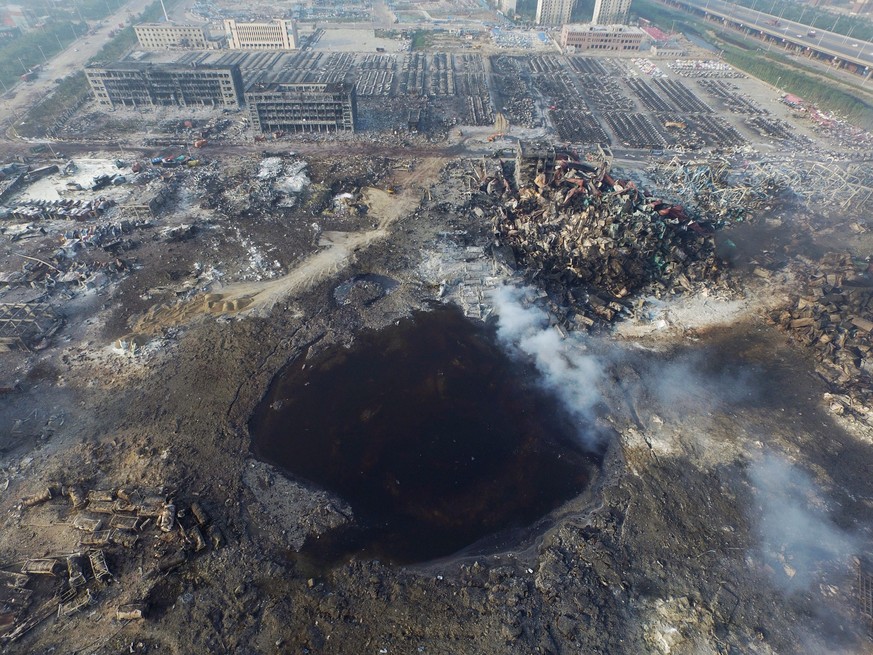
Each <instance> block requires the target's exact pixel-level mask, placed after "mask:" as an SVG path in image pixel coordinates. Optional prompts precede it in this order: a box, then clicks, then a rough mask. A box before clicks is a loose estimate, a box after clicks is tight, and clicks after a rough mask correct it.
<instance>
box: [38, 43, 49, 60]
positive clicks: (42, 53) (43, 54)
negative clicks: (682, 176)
mask: <svg viewBox="0 0 873 655" xmlns="http://www.w3.org/2000/svg"><path fill="white" fill-rule="evenodd" d="M36 47H37V48H39V54H41V55H42V58H43V61H45V63H49V60H48V57H46V56H45V53H44V52H43V51H42V46H41V45H39V44H38V43H37V44H36Z"/></svg>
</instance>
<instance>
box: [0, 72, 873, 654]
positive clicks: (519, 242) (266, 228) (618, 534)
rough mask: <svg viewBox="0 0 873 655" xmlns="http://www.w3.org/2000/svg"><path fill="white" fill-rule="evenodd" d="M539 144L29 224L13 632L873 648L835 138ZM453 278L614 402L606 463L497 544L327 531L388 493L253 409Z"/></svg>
mask: <svg viewBox="0 0 873 655" xmlns="http://www.w3.org/2000/svg"><path fill="white" fill-rule="evenodd" d="M501 70H502V71H503V74H506V75H509V74H511V73H512V71H513V70H514V67H513V66H511V65H509V64H507V65H506V67H505V68H502V69H501ZM518 111H524V108H523V107H519V108H518ZM525 152H526V155H525V156H519V157H517V158H516V160H515V161H513V160H512V159H509V158H508V159H504V160H498V159H494V158H489V159H482V158H481V157H479V158H470V159H465V158H454V159H451V160H447V159H445V158H444V156H443V153H436V155H439V156H436V155H432V156H426V154H421V155H418V156H416V157H415V158H411V157H410V158H406V159H402V160H399V159H393V158H385V157H381V156H380V157H357V156H351V155H349V156H344V157H339V156H337V155H336V154H335V152H334V153H324V154H322V155H321V156H305V157H304V156H300V155H293V154H289V153H288V151H287V148H286V149H284V150H282V151H278V150H277V151H276V152H265V153H260V152H259V153H257V154H254V153H252V154H243V155H228V154H221V153H219V152H217V151H216V153H215V154H214V155H213V156H212V157H211V158H209V157H207V158H208V159H211V161H206V160H204V161H202V162H200V163H199V164H198V165H197V166H193V167H188V166H187V165H186V166H181V165H179V166H176V165H169V166H166V167H165V166H163V164H160V165H151V164H148V165H143V166H142V167H141V169H142V170H141V171H140V173H139V175H142V174H143V172H146V176H145V177H144V178H143V179H141V180H140V181H139V182H137V181H136V178H135V177H133V176H132V177H131V179H130V180H125V182H124V183H119V184H117V185H116V184H112V188H111V190H112V191H113V192H116V193H118V194H119V195H118V197H117V198H116V201H115V204H114V205H113V206H112V207H109V208H107V213H106V215H100V216H91V215H89V216H88V217H87V218H86V219H82V220H79V219H75V218H69V217H65V216H56V215H52V216H46V217H39V218H33V219H23V218H20V217H18V218H17V217H10V218H8V219H5V222H4V223H3V227H4V228H5V232H4V233H3V234H2V235H0V239H2V243H3V248H4V258H3V261H4V262H5V267H4V269H3V271H2V272H3V275H4V282H3V284H4V286H3V288H2V290H0V292H2V296H0V302H2V303H4V308H5V310H6V311H7V312H9V314H4V315H2V316H0V318H3V317H11V319H14V320H13V322H9V321H6V322H4V323H3V326H4V329H6V328H10V329H12V332H11V333H10V336H8V339H9V341H8V342H4V343H7V345H8V349H9V351H8V352H4V353H3V354H2V360H0V372H2V376H3V378H2V380H0V387H2V394H3V404H2V406H0V421H2V425H3V426H4V435H5V438H4V441H3V442H2V443H0V457H2V459H0V544H2V552H3V553H4V557H3V561H2V562H0V570H2V571H3V572H4V573H0V585H2V590H3V591H2V596H0V598H2V602H3V605H2V608H0V610H2V611H0V620H2V624H0V625H2V630H3V634H5V635H6V638H5V640H4V642H3V645H2V646H0V648H4V649H6V651H7V652H29V653H40V652H46V653H47V652H60V651H64V652H79V651H83V650H84V651H86V652H93V653H110V652H120V651H121V650H124V651H127V652H151V653H158V652H161V653H163V652H174V653H192V652H204V651H208V652H228V653H262V652H289V653H305V652H310V653H316V652H318V653H349V652H370V651H372V652H384V653H392V652H394V653H414V652H423V653H458V652H464V653H532V652H534V653H561V652H604V653H644V652H645V653H649V652H651V653H699V652H711V653H730V652H750V653H784V652H809V653H817V652H828V650H835V651H837V652H864V649H865V648H866V643H867V642H866V641H865V639H866V636H865V632H866V629H867V627H868V623H869V621H870V620H871V617H870V616H868V615H864V614H863V611H864V608H865V607H866V608H869V607H870V600H869V586H867V587H863V588H861V589H859V588H856V585H855V581H856V578H857V579H859V580H861V581H862V582H863V581H864V580H866V579H867V578H866V577H865V576H866V575H868V569H867V568H865V567H866V566H867V565H866V564H865V562H864V560H863V556H864V555H865V554H866V553H867V550H868V546H869V538H870V534H869V526H870V509H869V502H870V498H871V497H873V489H871V483H870V478H869V475H867V474H866V469H867V467H868V462H869V461H870V457H871V452H870V448H871V447H870V443H871V441H870V433H869V429H870V428H869V426H868V425H867V424H866V417H867V415H868V411H869V410H868V409H866V408H867V402H868V396H867V395H866V389H868V388H869V380H870V377H869V375H870V371H869V368H868V366H867V357H868V356H869V347H870V330H869V327H870V326H871V325H873V316H871V313H870V312H871V311H873V308H871V307H870V305H869V302H868V295H867V293H866V290H867V289H868V288H873V287H871V284H873V283H870V273H869V270H868V265H869V262H868V261H867V260H866V259H865V258H866V257H867V253H868V252H869V247H868V246H869V233H868V232H867V224H866V222H865V218H864V217H863V216H861V215H859V214H858V213H857V208H856V207H853V206H851V205H850V206H847V207H846V208H845V217H841V216H821V215H820V213H817V212H815V211H812V210H814V208H815V205H816V203H817V202H821V201H822V198H823V197H824V194H826V193H828V191H827V188H825V189H817V188H814V187H812V186H810V183H811V182H812V181H814V180H813V179H812V178H810V177H803V176H801V173H800V172H799V171H800V170H802V169H805V168H809V167H804V165H803V164H802V162H796V163H795V168H794V169H792V168H791V166H790V165H789V164H790V162H783V163H782V164H781V168H777V167H775V166H772V167H768V166H767V165H766V164H760V169H756V168H754V166H751V165H750V164H749V163H748V162H741V163H740V164H739V165H736V162H732V161H727V160H723V159H719V158H717V157H714V158H712V159H710V160H707V162H706V163H704V162H702V161H696V162H694V161H692V162H688V161H683V162H680V161H664V162H662V163H660V164H658V165H657V166H655V167H654V168H652V169H649V170H645V169H644V168H636V169H628V170H621V169H620V168H618V167H610V166H608V161H607V159H601V158H598V156H595V155H594V154H592V153H589V155H590V156H589V157H586V156H585V155H584V153H581V152H579V151H572V150H570V149H567V150H562V149H558V150H555V149H553V148H551V147H550V146H548V145H546V146H544V147H539V146H536V147H534V146H531V147H530V148H528V150H526V151H525ZM171 154H176V153H170V152H168V153H166V155H164V158H167V157H169V156H170V155H171ZM204 155H208V152H207V151H206V150H204ZM109 161H111V159H110V160H109ZM128 163H129V164H130V163H132V162H128ZM112 165H113V166H114V163H113V164H112ZM118 170H122V169H118ZM124 170H126V169H124ZM762 170H769V171H770V174H769V175H768V176H766V177H765V178H763V179H762V178H761V177H759V176H758V172H759V171H762ZM828 170H830V175H831V177H828V176H827V175H826V173H825V171H824V170H820V171H819V179H820V180H821V181H823V182H824V183H825V184H824V186H825V187H828V186H829V185H832V184H833V181H834V180H835V179H844V178H840V177H839V175H838V172H837V171H834V170H831V169H828ZM812 172H814V171H812V169H810V170H806V172H805V173H804V174H805V175H810V174H811V173H812ZM57 175H62V173H61V172H58V173H57ZM91 177H92V179H93V176H91ZM125 177H127V176H126V175H125ZM849 177H850V178H851V179H849V180H848V181H845V180H844V183H845V184H851V185H854V186H852V187H851V188H852V190H853V197H857V198H859V199H860V198H861V196H860V195H859V194H860V193H861V191H862V189H861V187H863V185H862V184H860V183H859V182H858V179H857V177H856V176H849ZM48 179H49V178H44V180H42V181H41V182H45V180H48ZM794 181H800V182H804V183H806V184H805V186H804V187H803V188H802V189H798V193H797V194H792V193H791V192H790V188H789V187H790V186H791V184H792V183H793V182H794ZM110 182H111V180H110ZM76 183H79V184H81V181H77V182H76ZM56 185H58V186H59V187H60V188H62V189H65V188H66V182H64V181H63V180H62V178H58V181H57V183H56ZM81 186H83V187H84V186H85V185H84V184H81ZM374 187H375V188H374ZM107 188H108V187H107ZM125 189H127V191H126V192H124V193H122V192H123V191H124V190H125ZM386 189H390V192H389V191H386ZM149 190H151V192H152V193H153V194H154V195H151V194H149V193H147V191H149ZM74 191H75V193H78V194H86V195H87V194H89V193H90V194H99V193H102V190H93V189H91V190H87V189H82V190H78V189H77V190H74ZM843 195H844V197H845V194H843ZM89 197H90V196H89ZM151 198H158V201H156V203H155V205H154V207H153V208H149V204H150V203H149V200H150V199H151ZM738 204H741V205H742V211H738V210H737V206H738ZM810 208H812V209H810ZM137 212H139V214H137ZM77 244H78V245H77ZM113 244H120V245H113ZM834 253H836V254H834ZM334 255H335V256H334ZM118 262H120V264H119V263H118ZM301 271H302V272H305V275H303V274H302V273H301ZM71 272H72V273H74V274H76V275H77V277H75V279H72V280H70V281H64V278H65V276H69V274H70V273H71ZM358 276H360V277H358ZM377 276H378V277H377ZM377 279H390V280H392V281H393V282H392V284H394V283H395V282H396V286H392V288H391V292H390V293H381V292H379V291H378V289H376V287H375V286H374V285H375V283H372V284H370V286H360V285H359V286H360V288H359V289H358V291H357V292H355V293H350V292H349V289H350V286H349V284H348V283H349V281H352V280H355V281H360V280H364V281H372V280H377ZM286 282H287V284H286ZM507 283H508V284H511V285H518V287H519V288H521V289H523V290H521V291H518V292H514V293H513V294H509V295H507V294H501V293H499V292H497V290H498V289H500V288H502V287H503V286H504V285H505V284H507ZM283 285H284V286H283ZM262 289H269V290H271V293H270V295H269V298H270V302H269V303H259V302H258V301H257V298H258V297H259V296H258V294H259V293H260V291H261V290H262ZM283 289H284V291H283ZM440 301H441V302H446V303H452V304H456V305H458V306H460V307H461V308H462V309H463V310H464V311H465V313H466V314H467V315H468V316H471V317H474V318H475V319H478V320H487V321H490V322H491V323H496V325H497V326H498V327H499V328H500V329H501V330H503V331H504V333H505V334H506V333H513V334H516V335H518V336H517V337H512V336H509V337H502V338H507V339H510V342H508V346H509V347H510V348H513V349H514V350H515V351H516V352H518V353H521V355H520V356H524V357H525V358H528V359H531V360H532V361H533V362H534V363H535V364H536V365H537V367H538V368H539V369H540V370H541V372H542V374H543V376H544V380H546V381H548V380H549V379H556V380H558V381H559V382H560V384H558V385H557V386H556V387H554V389H557V390H559V391H558V392H560V393H563V392H565V391H569V392H571V393H570V395H571V396H572V397H573V399H574V400H573V402H577V403H580V404H579V405H578V408H583V405H582V403H583V401H584V410H585V416H586V420H590V421H592V422H593V423H594V424H595V425H596V426H597V427H598V433H602V434H603V435H604V439H605V441H604V445H603V448H605V460H604V463H603V466H602V470H601V472H600V475H599V477H598V479H597V481H596V484H595V485H594V486H593V487H592V488H590V489H589V490H587V491H586V492H585V493H583V494H582V495H580V496H579V497H577V498H574V499H572V500H570V501H569V502H567V503H565V504H564V505H562V506H561V507H559V508H558V509H557V510H555V511H554V512H553V513H551V514H550V515H549V516H548V517H546V518H545V519H544V520H543V521H542V522H541V523H540V524H539V525H537V526H535V528H532V529H529V530H521V531H520V532H519V533H517V534H515V535H514V536H513V538H512V539H509V540H506V541H505V542H502V543H501V544H500V545H499V547H496V548H495V547H492V548H490V549H489V550H487V551H483V550H481V549H480V550H477V549H475V548H474V549H472V550H470V551H469V552H464V553H460V554H457V555H454V556H451V557H447V558H445V559H443V560H439V561H436V562H424V563H417V564H410V565H405V566H397V565H392V564H391V563H390V562H385V561H377V560H373V559H370V558H359V559H352V560H351V561H345V560H343V561H339V562H332V563H328V564H325V563H324V562H323V561H321V560H320V559H319V558H318V556H317V555H318V548H317V546H316V548H315V550H314V552H313V551H304V553H300V552H299V551H300V549H301V546H302V545H304V544H305V543H306V542H307V541H308V542H309V543H310V544H311V543H318V540H319V539H320V538H321V539H325V541H327V539H328V538H329V536H330V535H331V533H332V531H334V530H337V529H340V528H342V527H343V526H345V525H347V524H348V522H350V521H354V520H355V517H354V516H353V514H351V513H350V511H349V509H348V502H347V499H342V498H338V497H335V496H334V495H332V494H331V493H329V492H328V491H325V490H321V489H316V488H313V486H312V485H311V484H309V483H308V482H307V481H306V480H297V479H288V478H286V477H284V476H283V475H282V473H281V472H280V471H277V470H275V469H273V468H272V467H270V466H268V465H266V464H263V463H260V462H257V461H255V460H254V459H253V458H252V455H251V454H250V442H249V435H248V428H247V424H248V420H249V417H250V415H251V413H252V411H253V409H254V408H255V407H256V405H257V404H258V401H259V400H260V399H261V398H262V396H263V395H264V393H265V391H266V389H267V388H268V385H269V384H270V381H271V379H272V378H273V377H274V375H275V374H276V373H277V371H279V370H280V369H281V368H282V366H283V365H285V364H286V363H287V362H289V361H293V360H296V359H298V358H301V357H304V358H305V357H308V356H312V355H315V354H317V353H319V352H322V351H323V350H325V349H327V348H329V347H330V346H333V345H351V344H353V343H354V342H355V339H356V335H357V334H359V333H360V331H362V330H365V329H378V328H380V327H383V326H385V325H388V324H391V323H393V322H395V321H397V320H399V319H402V318H404V317H407V316H408V315H409V314H410V312H411V311H412V310H415V309H421V308H426V307H427V306H429V304H430V303H433V302H440ZM695 303H696V304H695ZM19 305H24V306H26V307H28V308H29V309H30V310H31V311H30V314H28V316H27V317H26V318H27V321H23V322H22V321H21V320H19V319H20V318H21V316H22V315H21V314H20V313H15V312H20V311H21V309H20V308H17V306H19ZM49 310H50V311H49ZM659 312H660V313H659ZM713 316H716V317H720V320H714V319H713ZM15 317H19V319H15ZM512 317H515V318H516V323H515V327H514V330H515V331H514V332H513V330H509V327H512V326H511V325H510V319H511V318H512ZM522 319H524V320H522ZM15 320H18V322H15ZM774 323H775V324H774ZM640 325H643V326H646V327H647V328H648V329H647V331H646V332H645V334H646V336H629V335H630V334H631V331H630V330H625V331H623V328H622V326H640ZM23 327H27V329H35V330H37V333H34V334H32V333H30V332H23V331H22V328H23ZM522 328H523V329H522ZM507 330H508V332H507ZM786 335H787V337H786ZM3 336H4V337H5V336H6V335H5V334H4V335H3ZM512 339H515V340H514V341H512ZM808 344H809V345H812V347H811V348H809V347H807V345H808ZM550 376H554V377H553V378H552V377H550ZM583 390H585V393H584V394H583V393H582V391H583ZM580 411H581V409H580ZM195 507H196V509H195ZM113 523H114V525H113ZM91 528H93V530H92V529H91ZM198 535H199V537H198ZM104 537H105V541H104ZM98 552H100V553H102V558H103V559H102V560H101V559H100V556H99V555H97V554H96V553H98ZM307 553H308V554H307ZM853 556H860V557H862V559H861V560H859V562H860V563H859V564H857V565H855V564H854V563H853V560H852V557H853ZM101 561H103V562H104V563H105V566H106V568H107V569H108V573H107V572H104V571H103V568H102V567H103V564H101ZM39 562H42V564H39ZM40 566H41V567H43V568H44V569H45V570H47V571H48V572H47V573H36V572H28V573H22V570H23V569H26V570H28V571H36V570H39V567H40ZM80 575H81V579H80V577H79V576H80ZM21 576H24V577H21ZM865 590H866V591H865ZM859 593H860V595H859ZM864 594H867V595H864ZM140 617H141V618H140ZM22 626H25V627H26V628H28V629H27V630H25V629H23V628H22ZM13 638H14V640H13Z"/></svg>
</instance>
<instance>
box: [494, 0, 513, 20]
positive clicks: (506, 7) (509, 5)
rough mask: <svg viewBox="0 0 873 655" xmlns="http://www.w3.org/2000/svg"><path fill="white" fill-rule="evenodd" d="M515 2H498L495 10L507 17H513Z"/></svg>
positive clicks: (510, 0) (505, 0)
mask: <svg viewBox="0 0 873 655" xmlns="http://www.w3.org/2000/svg"><path fill="white" fill-rule="evenodd" d="M517 5H518V3H517V0H498V2H497V8H498V9H499V10H500V11H502V12H503V13H504V14H506V15H507V16H514V15H515V12H516V10H517V9H516V8H517Z"/></svg>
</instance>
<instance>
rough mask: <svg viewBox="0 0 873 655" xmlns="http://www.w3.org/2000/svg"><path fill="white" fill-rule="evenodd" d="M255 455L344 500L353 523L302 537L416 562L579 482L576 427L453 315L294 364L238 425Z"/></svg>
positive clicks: (551, 500)
mask: <svg viewBox="0 0 873 655" xmlns="http://www.w3.org/2000/svg"><path fill="white" fill-rule="evenodd" d="M250 429H251V434H252V439H253V451H254V453H255V455H256V456H258V457H259V458H261V459H263V460H265V461H267V462H270V463H272V464H275V465H277V466H279V467H280V468H283V469H285V470H286V471H288V472H290V473H291V474H293V475H294V476H297V477H299V478H303V479H306V480H309V481H311V482H313V483H315V484H317V485H319V486H321V487H323V488H326V489H328V490H330V491H332V492H334V493H337V494H338V495H340V496H342V497H343V498H344V499H345V500H346V501H347V502H348V503H349V504H350V505H351V506H352V508H353V510H354V512H355V516H356V518H357V521H358V526H357V527H356V528H355V529H354V530H353V531H351V532H348V533H345V534H342V535H334V536H333V538H329V539H325V538H322V539H320V540H319V541H317V542H316V543H315V544H313V545H312V548H313V549H315V550H321V551H324V552H322V553H321V555H322V556H324V557H327V558H328V559H341V558H345V557H348V556H351V555H353V554H355V553H359V554H364V555H368V556H376V557H381V558H383V559H387V560H390V561H395V562H400V563H408V562H420V561H427V560H430V559H434V558H437V557H442V556H446V555H450V554H452V553H454V552H456V551H458V550H459V549H462V548H464V547H466V546H469V545H471V544H473V543H474V542H476V541H477V540H480V539H482V538H483V537H486V536H489V535H494V534H496V533H499V532H503V531H511V530H514V529H518V528H524V527H527V526H530V525H531V524H532V523H534V522H535V521H536V520H537V519H538V518H540V517H542V516H544V515H546V514H547V513H548V512H549V511H551V510H552V509H554V508H555V507H557V506H559V505H560V504H561V503H563V502H564V501H566V500H568V499H570V498H572V497H574V496H576V495H577V494H579V493H580V492H581V491H582V490H584V489H585V488H586V486H587V485H588V484H589V482H590V480H591V477H592V475H593V473H594V471H595V470H596V468H597V465H598V463H599V456H598V455H596V454H593V453H588V452H585V451H584V450H583V449H582V447H581V445H580V444H579V440H578V434H579V430H580V426H579V425H577V424H574V422H573V419H571V418H570V417H568V416H567V415H566V413H565V412H563V411H562V409H561V407H560V406H559V403H558V402H557V401H556V400H555V399H553V398H551V397H550V396H548V395H547V394H546V393H544V392H543V391H541V390H540V389H539V388H538V387H537V385H536V376H535V373H534V371H533V370H532V369H529V368H526V367H524V366H523V365H521V364H519V363H518V362H515V361H513V360H511V359H510V358H509V357H508V356H507V355H506V354H505V353H504V352H503V351H502V350H501V348H500V347H499V346H498V345H497V344H496V341H495V339H494V336H493V334H492V332H491V331H489V330H487V329H486V328H485V327H483V326H481V324H477V323H473V322H472V321H469V320H467V319H465V318H464V317H463V315H462V314H461V313H460V312H458V311H456V310H449V309H439V310H435V311H432V312H425V313H419V314H417V315H416V316H415V317H414V318H413V319H411V320H404V321H400V322H399V323H398V324H396V325H393V326H390V327H388V328H386V329H384V330H382V331H380V332H375V333H368V334H364V335H362V336H361V337H360V338H359V340H358V343H357V345H356V347H355V348H354V349H353V350H346V349H335V350H331V351H329V352H326V353H324V354H322V355H321V356H319V357H318V358H316V359H315V360H314V361H312V360H310V361H307V362H300V361H298V362H293V363H292V364H290V365H289V366H288V367H286V368H285V369H284V370H283V371H282V372H281V373H280V374H279V375H277V377H276V379H275V380H274V381H273V383H272V385H271V388H270V390H269V391H268V393H267V395H266V397H265V398H264V400H263V401H262V402H261V404H260V405H259V406H258V408H257V409H256V411H255V413H254V415H253V417H252V420H251V422H250Z"/></svg>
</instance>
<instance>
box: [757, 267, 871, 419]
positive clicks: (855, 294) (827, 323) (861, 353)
mask: <svg viewBox="0 0 873 655" xmlns="http://www.w3.org/2000/svg"><path fill="white" fill-rule="evenodd" d="M795 267H796V269H797V270H796V271H795V275H796V276H797V278H798V279H799V280H800V281H801V282H802V284H803V291H801V293H799V294H796V295H794V296H792V297H791V299H790V300H789V303H788V306H787V307H786V308H785V309H782V310H780V311H777V312H774V313H773V314H772V315H771V319H772V320H773V322H774V323H775V324H776V325H777V326H779V327H780V328H782V329H784V330H785V331H786V332H787V334H788V335H789V337H790V338H791V339H792V340H793V341H794V342H796V343H798V344H800V345H802V346H805V347H807V348H809V349H811V351H812V353H813V355H814V357H815V359H816V360H817V365H816V370H817V371H818V373H819V375H821V376H822V378H823V379H824V380H825V381H826V382H827V383H828V385H829V386H830V389H831V392H832V393H831V394H830V395H829V398H828V400H829V401H830V408H831V410H832V411H833V412H835V413H836V414H844V413H848V414H852V415H854V416H856V417H859V418H862V419H863V420H865V421H866V422H867V423H871V424H873V408H871V404H873V264H871V263H870V262H869V261H868V260H859V259H856V258H853V257H852V255H851V254H850V253H829V254H827V255H825V256H824V257H823V258H822V259H821V261H819V262H814V261H812V260H808V259H806V260H805V258H801V259H799V260H798V261H797V262H796V264H795Z"/></svg>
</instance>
